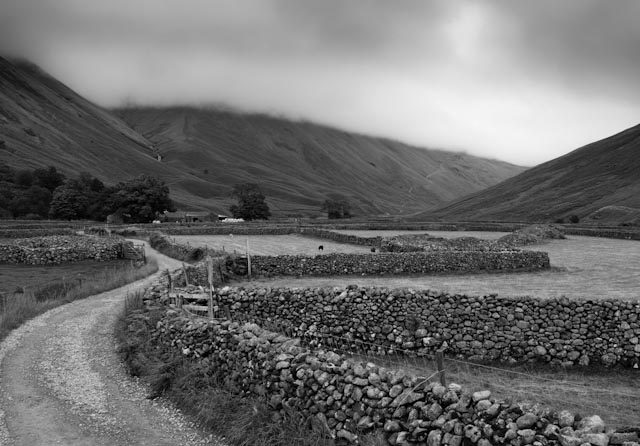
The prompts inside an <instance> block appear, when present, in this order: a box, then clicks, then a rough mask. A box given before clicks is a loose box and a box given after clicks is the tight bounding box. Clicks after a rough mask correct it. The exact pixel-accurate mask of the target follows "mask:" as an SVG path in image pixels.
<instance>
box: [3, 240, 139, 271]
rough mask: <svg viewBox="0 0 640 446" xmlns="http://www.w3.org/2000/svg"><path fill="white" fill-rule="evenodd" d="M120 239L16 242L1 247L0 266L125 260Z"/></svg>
mask: <svg viewBox="0 0 640 446" xmlns="http://www.w3.org/2000/svg"><path fill="white" fill-rule="evenodd" d="M123 243H130V242H127V241H124V240H123V239H120V238H100V237H93V236H69V235H64V236H47V237H31V238H27V239H16V240H12V241H11V242H7V243H2V244H0V263H25V264H29V265H49V264H58V263H65V262H77V261H80V260H88V259H93V260H100V261H105V260H113V259H117V258H121V257H122V244H123Z"/></svg>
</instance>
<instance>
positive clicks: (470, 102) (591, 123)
mask: <svg viewBox="0 0 640 446" xmlns="http://www.w3.org/2000/svg"><path fill="white" fill-rule="evenodd" d="M639 19H640V2H638V1H635V0H612V1H605V0H562V1H559V0H536V1H530V0H431V1H430V0H395V1H391V0H108V1H105V0H0V54H3V55H7V56H13V57H16V56H17V57H22V58H27V59H29V60H30V61H32V62H34V63H36V64H38V65H39V66H40V67H42V68H43V69H44V70H45V71H47V72H49V73H50V74H52V75H53V76H55V77H57V78H58V79H59V80H61V81H62V82H64V83H66V84H67V85H68V86H70V87H71V88H73V89H75V90H76V91H77V92H79V93H80V94H82V95H84V96H85V97H87V98H89V99H91V100H92V101H94V102H96V103H98V104H100V105H103V106H106V107H116V106H123V105H172V104H181V105H184V104H193V105H198V106H209V105H217V104H224V105H226V106H230V107H233V108H237V109H239V110H243V111H257V112H267V113H273V114H276V115H281V116H286V117H289V118H291V119H305V120H310V121H315V122H319V123H323V124H328V125H332V126H336V127H339V128H342V129H345V130H349V131H357V132H360V133H366V134H371V135H375V136H384V137H388V138H392V139H397V140H400V141H403V142H407V143H410V144H414V145H417V146H422V147H428V148H438V149H445V150H456V151H464V152H466V153H470V154H473V155H477V156H483V157H487V158H494V159H499V160H504V161H508V162H512V163H515V164H520V165H524V166H533V165H536V164H539V163H542V162H545V161H548V160H550V159H553V158H556V157H558V156H561V155H563V154H565V153H568V152H570V151H572V150H574V149H577V148H579V147H580V146H582V145H584V144H588V143H590V142H593V141H597V140H599V139H602V138H604V137H607V136H610V135H612V134H614V133H617V132H619V131H622V130H624V129H626V128H628V127H632V126H634V125H636V124H638V123H640V83H639V82H638V80H639V79H640V26H638V20H639Z"/></svg>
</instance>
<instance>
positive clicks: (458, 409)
mask: <svg viewBox="0 0 640 446" xmlns="http://www.w3.org/2000/svg"><path fill="white" fill-rule="evenodd" d="M140 316H141V315H140V314H134V315H132V316H131V317H130V319H129V322H130V324H129V329H130V330H136V329H140V328H141V327H139V325H143V324H145V323H146V328H148V329H150V331H151V338H152V345H156V346H162V347H163V348H165V349H177V350H178V351H180V352H182V354H183V355H184V356H185V357H188V358H192V359H193V360H195V361H200V362H201V364H202V366H203V367H206V368H208V369H209V370H210V371H211V374H212V375H213V376H217V377H218V378H220V379H219V382H221V383H222V384H223V386H224V387H225V388H226V389H227V390H229V391H231V392H233V393H235V394H238V395H242V396H247V397H259V398H261V399H266V401H267V402H268V403H269V406H270V407H271V408H273V410H275V411H281V412H283V413H284V410H285V408H293V409H295V410H297V411H300V412H301V413H302V414H304V415H306V416H313V417H314V419H315V420H316V422H317V423H320V424H322V425H324V426H325V427H326V428H327V430H328V431H329V432H330V433H331V434H332V436H333V437H334V438H335V439H336V440H337V443H338V444H354V443H357V442H358V436H359V435H361V434H363V433H367V432H370V431H372V430H378V431H382V432H384V435H385V438H386V439H387V442H388V444H390V445H428V446H439V445H449V446H460V445H478V446H490V445H498V444H504V445H506V444H509V445H514V446H516V445H522V446H524V445H529V444H532V445H534V446H546V445H562V446H579V445H593V446H608V445H624V446H638V433H637V432H636V431H633V430H630V431H629V432H624V433H622V432H620V433H616V432H613V431H611V430H607V429H606V427H605V425H604V423H603V422H602V419H601V418H600V417H598V416H597V415H593V416H586V417H582V418H581V417H579V416H575V415H574V414H572V413H569V412H567V411H562V412H553V411H550V410H545V409H540V408H538V407H537V406H529V405H525V404H519V403H512V402H509V401H503V400H499V399H496V398H494V397H493V396H492V395H491V392H490V391H487V390H485V391H476V392H474V393H469V392H465V391H464V390H463V389H462V388H461V387H460V386H459V385H456V384H450V385H449V386H448V387H444V386H442V385H440V384H438V383H434V382H429V381H427V380H425V379H423V378H420V377H417V376H415V375H411V374H408V373H405V372H403V371H397V370H391V369H386V368H383V367H378V366H376V365H374V364H371V363H366V364H365V363H362V362H357V361H354V360H349V359H347V358H345V357H344V356H341V355H339V354H337V353H334V352H332V351H323V350H319V351H311V350H309V349H308V348H305V347H302V346H300V344H299V340H295V339H290V338H287V337H285V336H282V335H279V334H277V333H273V332H269V331H266V330H264V329H262V328H261V327H259V326H258V325H255V324H243V325H240V324H238V323H236V322H230V321H222V322H221V321H205V320H194V319H191V318H185V317H182V316H180V315H179V314H178V313H177V312H176V311H174V310H168V311H166V312H165V314H164V316H163V317H161V318H160V319H159V320H157V319H155V318H154V322H153V323H151V322H150V320H149V319H147V321H146V322H145V321H144V319H143V318H141V317H140ZM156 321H157V322H156ZM212 381H215V380H212Z"/></svg>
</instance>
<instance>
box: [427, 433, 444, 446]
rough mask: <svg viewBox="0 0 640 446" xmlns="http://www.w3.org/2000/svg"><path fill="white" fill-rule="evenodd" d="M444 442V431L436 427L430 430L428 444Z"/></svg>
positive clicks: (438, 445)
mask: <svg viewBox="0 0 640 446" xmlns="http://www.w3.org/2000/svg"><path fill="white" fill-rule="evenodd" d="M441 442H442V431H441V430H440V429H434V430H432V431H431V432H429V435H428V436H427V446H440V443H441Z"/></svg>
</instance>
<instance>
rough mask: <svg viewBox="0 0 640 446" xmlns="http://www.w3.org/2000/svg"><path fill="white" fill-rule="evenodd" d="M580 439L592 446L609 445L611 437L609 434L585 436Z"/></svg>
mask: <svg viewBox="0 0 640 446" xmlns="http://www.w3.org/2000/svg"><path fill="white" fill-rule="evenodd" d="M580 438H581V439H582V442H583V443H589V444H591V445H592V446H608V445H609V436H608V435H607V434H583V435H581V436H580Z"/></svg>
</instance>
